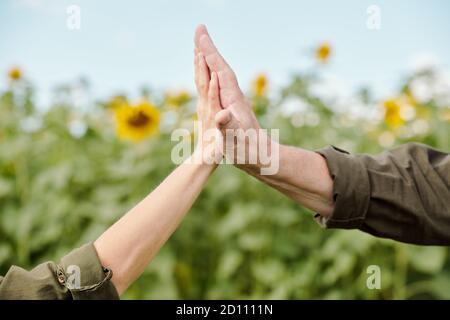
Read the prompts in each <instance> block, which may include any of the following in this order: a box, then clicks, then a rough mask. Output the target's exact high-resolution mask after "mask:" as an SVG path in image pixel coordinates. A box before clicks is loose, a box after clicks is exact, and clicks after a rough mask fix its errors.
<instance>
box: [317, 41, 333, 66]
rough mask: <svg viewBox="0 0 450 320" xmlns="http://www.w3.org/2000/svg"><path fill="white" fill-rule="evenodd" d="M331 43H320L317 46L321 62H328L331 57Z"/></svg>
mask: <svg viewBox="0 0 450 320" xmlns="http://www.w3.org/2000/svg"><path fill="white" fill-rule="evenodd" d="M330 55H331V45H330V44H329V43H328V42H324V43H322V44H320V45H319V46H318V47H317V48H316V59H317V61H319V62H320V63H326V62H327V61H328V60H329V59H330Z"/></svg>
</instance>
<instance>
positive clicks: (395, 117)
mask: <svg viewBox="0 0 450 320" xmlns="http://www.w3.org/2000/svg"><path fill="white" fill-rule="evenodd" d="M383 108H384V122H385V123H386V124H387V125H388V126H389V127H391V128H397V127H400V126H401V125H403V124H404V120H403V118H402V117H401V116H400V109H401V106H400V103H399V101H398V100H397V99H388V100H386V101H384V102H383Z"/></svg>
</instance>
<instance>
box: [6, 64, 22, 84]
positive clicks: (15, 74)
mask: <svg viewBox="0 0 450 320" xmlns="http://www.w3.org/2000/svg"><path fill="white" fill-rule="evenodd" d="M8 76H9V79H11V80H12V81H18V80H20V79H21V78H22V70H20V68H18V67H13V68H11V69H10V70H9V72H8Z"/></svg>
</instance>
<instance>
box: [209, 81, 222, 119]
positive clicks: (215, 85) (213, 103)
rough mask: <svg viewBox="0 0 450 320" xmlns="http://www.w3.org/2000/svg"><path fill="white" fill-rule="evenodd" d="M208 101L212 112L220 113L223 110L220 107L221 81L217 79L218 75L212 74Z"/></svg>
mask: <svg viewBox="0 0 450 320" xmlns="http://www.w3.org/2000/svg"><path fill="white" fill-rule="evenodd" d="M208 101H209V108H210V110H211V111H212V112H214V113H216V112H219V111H220V110H221V109H222V108H221V107H220V99H219V79H218V78H217V73H215V72H212V73H211V81H210V82H209V91H208Z"/></svg>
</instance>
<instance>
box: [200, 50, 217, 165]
mask: <svg viewBox="0 0 450 320" xmlns="http://www.w3.org/2000/svg"><path fill="white" fill-rule="evenodd" d="M194 65H195V84H196V87H197V93H198V105H197V116H198V122H199V123H198V143H197V147H196V150H195V153H194V157H195V159H196V160H200V161H201V162H204V163H207V164H215V165H217V164H219V163H220V161H221V159H222V156H223V154H222V147H221V146H222V144H221V142H222V140H223V138H222V134H221V132H220V131H219V130H218V129H217V126H216V120H215V118H216V115H217V113H218V112H219V111H221V110H222V108H221V106H220V98H219V80H218V77H217V73H216V72H212V73H210V70H209V68H208V66H207V64H206V60H205V57H204V56H203V54H201V53H197V52H195V58H194Z"/></svg>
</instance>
